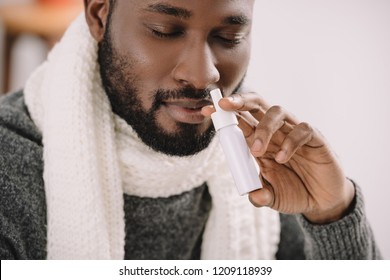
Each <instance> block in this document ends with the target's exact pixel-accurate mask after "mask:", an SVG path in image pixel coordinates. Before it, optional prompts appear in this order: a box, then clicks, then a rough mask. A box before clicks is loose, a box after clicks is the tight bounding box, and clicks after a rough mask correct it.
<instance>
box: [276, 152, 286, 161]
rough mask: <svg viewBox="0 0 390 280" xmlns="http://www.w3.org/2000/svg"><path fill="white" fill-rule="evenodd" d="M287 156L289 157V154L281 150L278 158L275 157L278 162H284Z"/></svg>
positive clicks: (277, 155)
mask: <svg viewBox="0 0 390 280" xmlns="http://www.w3.org/2000/svg"><path fill="white" fill-rule="evenodd" d="M286 156H287V153H286V151H285V150H280V151H279V152H278V153H277V154H276V157H275V160H276V161H277V162H283V161H284V160H286Z"/></svg>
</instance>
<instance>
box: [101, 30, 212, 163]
mask: <svg viewBox="0 0 390 280" xmlns="http://www.w3.org/2000/svg"><path fill="white" fill-rule="evenodd" d="M109 30H110V28H109V26H107V29H106V32H105V34H104V38H103V40H102V41H101V43H99V51H98V62H99V65H100V75H101V78H102V83H103V87H104V89H105V91H106V93H107V95H108V98H109V100H110V103H111V107H112V110H113V112H114V113H115V114H117V115H118V116H120V117H121V118H123V119H124V120H125V121H126V122H127V123H128V124H129V125H130V126H131V127H132V128H133V129H134V131H135V132H136V134H137V135H138V137H139V138H140V139H141V140H142V141H143V142H144V143H145V144H146V145H148V146H149V147H150V148H152V149H153V150H155V151H158V152H162V153H164V154H167V155H172V156H190V155H194V154H196V153H198V152H200V151H202V150H203V149H205V148H206V147H207V146H208V145H209V144H210V142H211V141H212V139H213V137H214V135H215V130H214V127H213V126H212V125H210V126H209V128H207V130H206V131H204V132H199V130H200V129H199V125H194V124H187V123H176V127H177V129H176V130H175V132H170V133H169V132H166V131H164V130H163V129H162V128H161V127H160V125H159V124H158V122H157V115H158V112H159V109H160V108H161V106H163V105H164V102H163V101H164V100H167V99H176V98H193V99H206V98H209V91H208V90H196V89H193V88H190V87H186V88H182V89H178V90H164V89H157V90H156V91H155V92H153V93H152V94H151V95H150V96H152V97H153V98H154V100H153V104H152V106H151V108H150V109H149V110H147V111H145V110H144V109H143V108H142V104H141V100H140V98H139V97H138V96H139V95H140V94H142V93H141V90H140V89H139V88H138V87H137V86H136V84H137V78H136V77H135V75H134V74H132V73H133V72H132V69H133V67H132V63H131V60H129V59H128V58H126V57H122V56H120V55H119V54H118V53H117V52H116V51H115V49H114V47H113V46H112V40H111V39H110V32H109ZM145 94H147V93H145ZM148 96H149V94H148Z"/></svg>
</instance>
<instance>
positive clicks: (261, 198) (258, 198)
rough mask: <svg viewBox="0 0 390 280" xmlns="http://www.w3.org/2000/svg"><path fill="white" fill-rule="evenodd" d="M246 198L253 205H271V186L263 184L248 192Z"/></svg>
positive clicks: (272, 199)
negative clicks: (261, 186) (257, 188)
mask: <svg viewBox="0 0 390 280" xmlns="http://www.w3.org/2000/svg"><path fill="white" fill-rule="evenodd" d="M248 199H249V201H250V202H251V203H252V204H253V205H254V206H255V207H263V206H268V207H272V205H273V201H274V195H273V192H272V188H271V187H269V186H267V185H264V186H263V188H261V189H259V190H255V191H253V192H250V193H249V195H248Z"/></svg>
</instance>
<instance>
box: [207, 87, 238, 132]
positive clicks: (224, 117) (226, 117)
mask: <svg viewBox="0 0 390 280" xmlns="http://www.w3.org/2000/svg"><path fill="white" fill-rule="evenodd" d="M210 95H211V98H212V99H213V103H214V108H215V110H216V112H215V113H213V114H212V115H211V118H212V120H213V123H214V127H215V129H216V130H220V129H221V128H223V127H225V126H229V125H233V124H234V125H236V124H238V121H237V118H236V115H235V114H234V113H233V112H228V111H224V110H223V109H222V108H221V107H219V104H218V102H219V100H221V99H222V93H221V90H220V89H219V88H216V89H213V90H212V91H211V92H210Z"/></svg>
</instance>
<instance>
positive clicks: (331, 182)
mask: <svg viewBox="0 0 390 280" xmlns="http://www.w3.org/2000/svg"><path fill="white" fill-rule="evenodd" d="M219 105H220V107H221V108H222V109H224V110H227V111H235V112H237V115H238V119H239V127H240V128H241V129H242V131H243V132H244V135H245V137H246V140H247V143H248V145H249V147H250V150H251V152H252V154H253V156H254V157H255V158H256V160H257V162H258V164H259V165H260V169H261V179H262V181H263V188H262V189H260V190H257V191H253V192H251V193H250V194H249V200H250V201H251V202H252V204H253V205H255V206H257V207H261V206H269V207H271V208H273V209H275V210H277V211H279V212H282V213H289V214H293V213H302V214H303V215H304V216H305V217H306V218H307V219H308V220H309V221H311V222H312V223H318V224H323V223H329V222H332V221H336V220H338V219H340V218H342V217H343V216H344V214H345V213H346V211H347V210H348V207H349V206H350V204H351V202H352V200H353V198H354V195H355V190H354V186H353V184H352V182H351V181H349V180H348V179H347V178H346V177H345V175H344V172H343V170H342V169H341V167H340V164H339V162H338V160H337V158H336V156H335V155H334V153H333V152H332V150H331V149H330V147H329V146H328V144H327V143H326V141H325V139H324V137H323V136H322V135H321V133H320V132H319V131H318V130H316V129H314V128H313V127H311V126H310V125H309V124H307V123H303V122H299V121H298V120H297V119H296V118H295V117H294V116H293V115H292V114H290V113H289V112H286V111H285V110H284V109H283V108H281V107H279V106H273V107H270V106H269V105H268V104H267V103H266V102H265V101H264V100H263V99H262V98H261V97H260V96H259V95H258V94H255V93H245V94H234V95H232V96H230V97H225V98H223V99H221V100H220V102H219ZM213 112H214V109H213V107H212V106H208V107H204V108H203V110H202V113H203V114H204V115H205V116H210V115H211V113H213Z"/></svg>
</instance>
